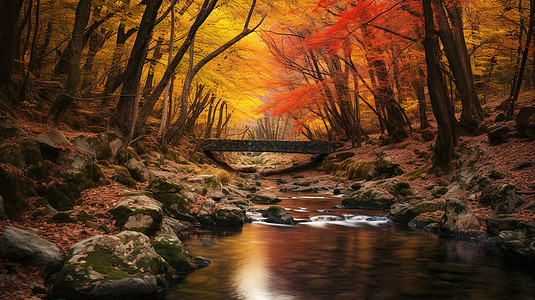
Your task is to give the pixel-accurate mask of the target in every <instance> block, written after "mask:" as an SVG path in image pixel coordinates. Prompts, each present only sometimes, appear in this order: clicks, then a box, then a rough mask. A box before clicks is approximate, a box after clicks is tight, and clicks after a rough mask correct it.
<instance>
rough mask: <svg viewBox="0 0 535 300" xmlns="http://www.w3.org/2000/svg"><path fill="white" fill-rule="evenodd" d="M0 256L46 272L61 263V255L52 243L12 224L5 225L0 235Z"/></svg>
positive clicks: (56, 267) (54, 269)
mask: <svg viewBox="0 0 535 300" xmlns="http://www.w3.org/2000/svg"><path fill="white" fill-rule="evenodd" d="M0 257H1V258H7V259H9V260H11V261H15V262H20V263H25V264H29V265H32V266H37V267H40V268H42V269H43V270H45V272H47V273H51V272H54V271H58V270H59V269H60V268H61V266H62V265H63V256H62V255H61V253H60V251H59V249H58V247H57V246H56V245H55V244H54V243H51V242H49V241H47V240H45V239H43V238H41V237H39V236H37V235H35V234H33V233H30V232H28V231H26V230H23V229H20V228H17V227H13V226H6V227H5V231H4V233H2V235H0Z"/></svg>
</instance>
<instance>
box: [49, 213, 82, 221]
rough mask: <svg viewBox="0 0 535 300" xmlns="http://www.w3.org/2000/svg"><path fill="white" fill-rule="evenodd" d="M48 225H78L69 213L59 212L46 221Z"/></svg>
mask: <svg viewBox="0 0 535 300" xmlns="http://www.w3.org/2000/svg"><path fill="white" fill-rule="evenodd" d="M46 222H47V223H76V220H74V219H73V218H72V217H71V215H70V214H69V213H68V212H58V213H57V214H55V215H53V216H52V217H51V218H50V219H48V220H47V221H46Z"/></svg>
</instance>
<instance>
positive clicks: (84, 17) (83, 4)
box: [47, 0, 91, 123]
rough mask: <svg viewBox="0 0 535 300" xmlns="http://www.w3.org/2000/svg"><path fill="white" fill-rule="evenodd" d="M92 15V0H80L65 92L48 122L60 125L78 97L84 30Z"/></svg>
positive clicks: (57, 101)
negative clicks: (74, 99)
mask: <svg viewBox="0 0 535 300" xmlns="http://www.w3.org/2000/svg"><path fill="white" fill-rule="evenodd" d="M90 13H91V0H80V1H79V2H78V6H77V7H76V16H75V20H74V27H73V30H72V38H71V47H70V54H69V57H70V61H69V68H68V73H67V82H66V84H65V91H64V92H63V93H61V94H60V95H59V96H58V98H57V99H56V101H54V103H53V104H52V107H51V108H50V111H49V112H48V117H47V120H48V121H49V122H50V121H53V122H54V123H59V121H60V120H61V118H62V117H63V114H64V113H65V111H66V110H67V108H68V107H69V106H70V105H71V104H72V102H73V97H76V91H77V87H78V83H79V82H80V63H81V60H82V49H83V42H84V41H83V36H84V29H85V27H86V25H87V22H88V21H89V15H90Z"/></svg>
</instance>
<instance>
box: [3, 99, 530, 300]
mask: <svg viewBox="0 0 535 300" xmlns="http://www.w3.org/2000/svg"><path fill="white" fill-rule="evenodd" d="M532 104H533V99H524V100H523V102H520V103H519V106H520V107H521V106H528V105H532ZM494 117H495V116H494V115H493V116H489V117H488V118H487V119H486V120H485V122H486V124H487V125H490V124H492V123H493V122H494ZM513 122H514V121H513ZM17 125H18V126H20V127H22V128H23V129H25V130H26V131H27V132H29V133H30V134H37V133H41V132H45V131H46V130H49V129H52V128H53V127H52V126H49V125H44V124H41V123H36V122H32V121H23V122H20V123H18V124H17ZM54 129H57V130H60V131H61V132H62V133H64V135H65V136H66V137H67V138H69V139H73V138H75V137H76V136H78V135H80V134H84V135H86V136H91V135H95V134H94V133H87V132H85V133H83V132H79V131H76V130H71V129H69V128H67V127H66V126H63V127H60V128H54ZM432 129H433V130H434V128H432ZM371 141H372V143H365V144H363V145H362V147H359V148H350V147H346V149H344V150H343V152H352V153H354V154H355V155H354V156H353V157H352V158H351V159H353V160H355V161H360V162H373V161H375V160H376V158H377V154H378V153H386V154H388V155H389V156H390V157H391V158H392V161H393V162H394V163H397V164H399V165H400V167H401V168H402V170H403V171H404V172H405V174H407V173H410V172H412V171H415V170H417V169H419V168H422V167H425V166H426V165H428V164H429V162H430V161H429V158H428V157H426V156H425V155H422V153H430V146H431V143H432V142H425V141H424V140H423V139H422V137H421V132H420V131H418V130H415V131H414V132H412V133H411V134H410V137H409V138H408V139H407V140H406V141H404V142H401V143H398V144H393V145H386V146H379V145H378V143H377V141H378V136H377V135H375V136H372V137H371ZM459 145H460V146H459V148H467V149H477V150H478V151H477V157H473V155H472V157H469V156H470V155H469V154H463V153H459V157H458V159H470V160H473V163H472V164H473V166H474V168H473V169H475V170H477V172H480V173H481V175H488V174H489V173H490V172H491V171H494V170H496V171H500V172H503V173H504V174H505V175H506V177H505V178H504V179H498V180H496V181H495V183H502V182H503V183H510V184H513V185H515V186H516V187H517V189H518V190H520V191H525V192H529V191H533V190H535V164H532V165H531V166H529V167H526V168H523V169H520V170H516V169H515V166H517V165H518V164H519V163H522V162H527V161H531V162H534V161H535V145H534V143H533V140H529V139H524V138H516V137H515V138H511V139H510V140H509V141H508V142H507V143H504V144H501V145H497V146H491V145H490V144H489V142H488V138H487V135H486V134H482V135H479V136H473V137H472V136H462V137H461V138H460V140H459ZM308 158H309V156H306V155H284V156H281V157H279V158H275V157H274V158H273V161H272V162H271V164H272V165H280V163H281V162H280V160H284V163H286V164H287V163H289V162H290V163H291V162H295V161H300V160H304V159H308ZM101 167H102V169H103V171H104V174H105V176H106V179H107V180H109V181H110V182H111V183H110V184H109V185H105V186H100V187H96V188H92V189H88V190H85V191H84V192H83V193H82V201H80V202H79V205H76V206H75V208H74V210H73V212H72V215H73V216H76V215H78V214H80V213H82V212H85V213H89V214H92V215H98V214H100V217H99V218H97V219H96V220H95V221H96V222H98V223H99V224H104V225H106V226H107V227H108V228H109V230H110V233H112V234H113V233H117V232H119V228H118V227H117V226H115V224H114V223H113V221H112V217H111V214H110V213H109V210H110V209H111V208H113V207H114V206H115V205H116V204H117V203H118V202H119V201H120V200H121V190H122V189H124V187H122V186H121V185H120V184H118V183H116V182H115V181H114V179H113V168H114V166H113V165H107V164H101ZM212 168H213V167H212ZM457 171H460V170H455V171H454V172H453V173H452V174H457V173H458V172H457ZM185 175H187V174H177V176H185ZM295 175H296V174H291V175H290V174H288V175H276V176H273V177H270V178H282V179H288V180H291V178H292V176H295ZM299 175H301V176H304V177H306V178H307V179H310V180H312V179H314V178H317V177H324V176H326V174H325V173H324V172H322V171H318V170H306V171H301V172H300V173H299ZM233 176H234V175H233ZM452 176H453V175H443V176H436V175H433V174H423V176H421V177H419V178H416V179H413V178H411V179H413V180H411V181H410V184H411V188H412V190H413V192H414V193H415V194H416V195H417V196H420V197H423V198H425V197H427V196H429V194H430V193H431V191H430V189H429V187H430V186H435V185H447V184H449V183H450V182H451V181H452ZM399 178H400V179H404V180H409V178H408V177H407V176H406V175H401V176H400V177H399ZM339 180H340V181H344V182H345V183H346V184H348V185H350V182H351V180H347V179H346V178H339ZM138 188H139V189H142V188H143V184H138ZM522 196H523V197H524V198H525V199H526V200H527V201H526V203H530V202H532V201H535V195H533V193H525V194H523V195H522ZM36 199H37V197H35V198H29V199H28V200H29V202H30V207H29V209H28V210H27V211H26V212H25V213H24V214H23V215H22V217H21V218H20V219H19V220H16V221H8V220H0V233H2V232H3V230H4V228H5V226H8V225H9V226H16V227H19V228H22V229H25V230H28V231H30V232H33V233H35V234H37V235H39V236H41V237H43V238H45V239H47V240H49V241H51V242H53V243H55V244H56V245H57V246H58V248H59V249H60V250H61V251H62V253H63V254H65V253H66V252H67V250H68V248H69V247H70V246H72V245H73V244H74V243H76V242H78V241H80V240H83V239H86V238H89V237H91V236H94V235H98V234H102V231H99V230H97V229H93V228H90V227H88V226H87V225H85V224H84V223H82V222H77V223H47V222H46V220H47V219H48V218H50V215H46V214H44V213H42V210H44V208H43V207H39V206H38V205H36V203H35V200H36ZM469 206H470V207H471V209H472V210H473V211H474V212H475V213H476V215H477V216H478V217H479V218H481V219H485V218H488V217H491V216H492V215H493V214H494V212H493V211H491V210H490V209H489V208H487V207H484V206H481V205H480V204H478V202H477V201H471V202H469ZM36 212H41V213H36ZM515 217H517V218H518V219H520V220H522V221H526V222H528V221H531V222H532V221H533V220H535V212H534V211H527V210H522V209H520V210H519V212H518V213H517V214H515ZM483 223H484V222H483ZM482 229H483V228H482ZM14 274H15V275H16V278H12V277H13V275H14ZM53 279H54V278H51V279H49V280H48V281H46V282H45V280H44V279H43V274H42V273H41V272H40V271H39V270H38V269H36V268H35V267H28V266H23V265H20V264H17V263H13V262H8V261H7V260H4V259H0V291H1V295H0V298H2V299H41V298H44V297H45V296H46V292H47V290H48V289H49V288H50V286H51V282H52V281H53Z"/></svg>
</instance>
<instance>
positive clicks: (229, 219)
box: [198, 204, 245, 227]
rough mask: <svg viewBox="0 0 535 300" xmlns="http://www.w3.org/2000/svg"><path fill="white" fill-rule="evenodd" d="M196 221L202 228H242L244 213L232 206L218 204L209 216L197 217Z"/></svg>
mask: <svg viewBox="0 0 535 300" xmlns="http://www.w3.org/2000/svg"><path fill="white" fill-rule="evenodd" d="M198 221H199V222H200V223H201V225H202V226H215V227H227V226H243V223H244V222H245V211H244V210H242V209H240V208H238V207H236V206H234V205H228V204H220V205H218V206H217V207H216V208H215V209H214V211H213V212H212V213H211V214H209V215H204V216H199V218H198Z"/></svg>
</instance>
